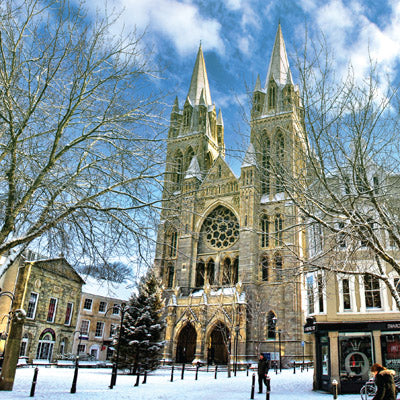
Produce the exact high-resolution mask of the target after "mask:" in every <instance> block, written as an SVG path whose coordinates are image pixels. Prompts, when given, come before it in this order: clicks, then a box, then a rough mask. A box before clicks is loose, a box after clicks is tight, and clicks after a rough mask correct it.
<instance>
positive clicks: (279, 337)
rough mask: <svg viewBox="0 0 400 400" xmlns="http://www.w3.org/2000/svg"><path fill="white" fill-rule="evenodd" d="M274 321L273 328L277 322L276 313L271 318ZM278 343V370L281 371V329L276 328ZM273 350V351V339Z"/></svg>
mask: <svg viewBox="0 0 400 400" xmlns="http://www.w3.org/2000/svg"><path fill="white" fill-rule="evenodd" d="M272 320H273V321H274V328H275V330H276V323H277V322H278V318H277V317H276V315H275V316H274V317H273V318H272ZM278 344H279V372H282V351H281V350H282V342H281V330H280V329H278ZM274 352H275V341H274Z"/></svg>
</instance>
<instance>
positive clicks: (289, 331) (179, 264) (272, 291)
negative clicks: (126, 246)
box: [155, 26, 311, 363]
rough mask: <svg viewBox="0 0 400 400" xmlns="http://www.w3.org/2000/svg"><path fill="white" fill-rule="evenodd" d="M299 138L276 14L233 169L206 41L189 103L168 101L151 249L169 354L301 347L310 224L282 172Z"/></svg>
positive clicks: (172, 357) (242, 353) (225, 355)
mask: <svg viewBox="0 0 400 400" xmlns="http://www.w3.org/2000/svg"><path fill="white" fill-rule="evenodd" d="M302 138H303V121H302V114H301V104H300V98H299V92H298V89H297V87H296V86H295V85H294V84H293V81H292V77H291V72H290V69H289V63H288V59H287V55H286V50H285V44H284V41H283V37H282V32H281V28H280V26H279V27H278V31H277V35H276V38H275V43H274V46H273V51H272V56H271V61H270V65H269V69H268V74H267V79H266V83H265V86H264V87H262V86H261V83H260V80H259V78H258V79H257V83H256V87H255V90H254V93H253V107H252V110H251V138H250V142H251V143H250V146H249V148H248V150H247V152H246V155H245V157H244V160H243V163H242V166H241V175H240V177H236V176H235V174H234V173H233V172H232V170H231V169H230V167H229V166H228V164H227V163H226V161H225V159H224V155H225V143H224V123H223V120H222V113H221V111H219V113H218V116H217V113H216V107H215V105H214V104H213V103H212V101H211V94H210V88H209V85H208V78H207V72H206V68H205V62H204V57H203V53H202V49H201V47H200V49H199V52H198V54H197V59H196V62H195V67H194V70H193V75H192V79H191V83H190V88H189V92H188V96H187V98H186V101H185V103H184V106H183V108H182V109H180V108H179V103H178V99H176V101H175V104H174V107H173V110H172V113H171V125H170V130H169V139H168V148H167V156H166V161H167V167H166V179H165V182H164V191H163V211H162V221H161V224H160V227H159V231H158V244H157V250H156V258H155V264H156V268H157V269H158V272H159V275H160V277H161V279H162V280H163V282H164V296H165V297H166V302H167V330H166V337H165V339H166V346H165V354H164V358H165V359H166V360H167V361H180V362H192V361H203V362H206V361H209V362H216V363H226V362H228V361H229V357H231V358H232V357H233V361H235V362H236V361H237V362H239V363H245V362H248V361H251V360H254V359H255V358H256V357H257V353H258V352H260V351H261V352H270V353H272V357H275V358H278V356H277V352H278V347H280V348H281V356H282V358H283V359H284V360H291V359H293V358H296V357H299V356H301V355H302V354H303V351H304V347H303V346H302V345H304V338H305V337H304V335H303V329H302V327H303V321H304V314H303V303H302V300H303V291H302V277H301V265H300V264H299V262H298V261H297V259H298V255H300V254H301V253H302V252H303V251H304V246H305V234H304V232H302V231H301V230H297V229H295V228H289V227H291V226H296V222H297V221H298V219H299V216H298V211H297V210H296V208H295V207H293V205H291V203H290V202H289V201H288V199H287V198H285V194H284V192H283V189H282V185H281V182H280V178H279V176H280V175H279V174H280V173H281V171H283V170H284V171H286V173H291V174H293V176H294V177H295V176H296V171H297V170H298V169H299V168H302V167H303V165H301V163H300V162H299V161H295V160H298V158H297V157H296V146H297V145H301V143H302ZM282 165H284V166H285V167H284V168H283V167H282ZM288 171H289V172H288ZM278 333H279V337H280V340H279V343H278ZM310 351H311V348H308V347H307V348H306V352H310Z"/></svg>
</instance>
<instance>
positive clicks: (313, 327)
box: [304, 325, 316, 333]
mask: <svg viewBox="0 0 400 400" xmlns="http://www.w3.org/2000/svg"><path fill="white" fill-rule="evenodd" d="M315 331H316V325H309V326H307V325H305V326H304V333H313V332H315Z"/></svg>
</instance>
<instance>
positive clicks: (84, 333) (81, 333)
mask: <svg viewBox="0 0 400 400" xmlns="http://www.w3.org/2000/svg"><path fill="white" fill-rule="evenodd" d="M83 322H87V323H88V324H87V332H82V324H83ZM79 332H80V335H85V336H89V332H90V320H89V319H82V320H81V325H80V327H79Z"/></svg>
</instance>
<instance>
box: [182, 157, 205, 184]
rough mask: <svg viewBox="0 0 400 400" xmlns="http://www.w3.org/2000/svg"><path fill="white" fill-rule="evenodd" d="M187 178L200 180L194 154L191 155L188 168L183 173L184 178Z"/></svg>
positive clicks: (197, 163)
mask: <svg viewBox="0 0 400 400" xmlns="http://www.w3.org/2000/svg"><path fill="white" fill-rule="evenodd" d="M189 178H197V179H198V180H199V181H201V171H200V165H199V161H198V160H197V157H196V156H193V158H192V161H191V162H190V165H189V168H188V170H187V172H186V175H185V179H189Z"/></svg>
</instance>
